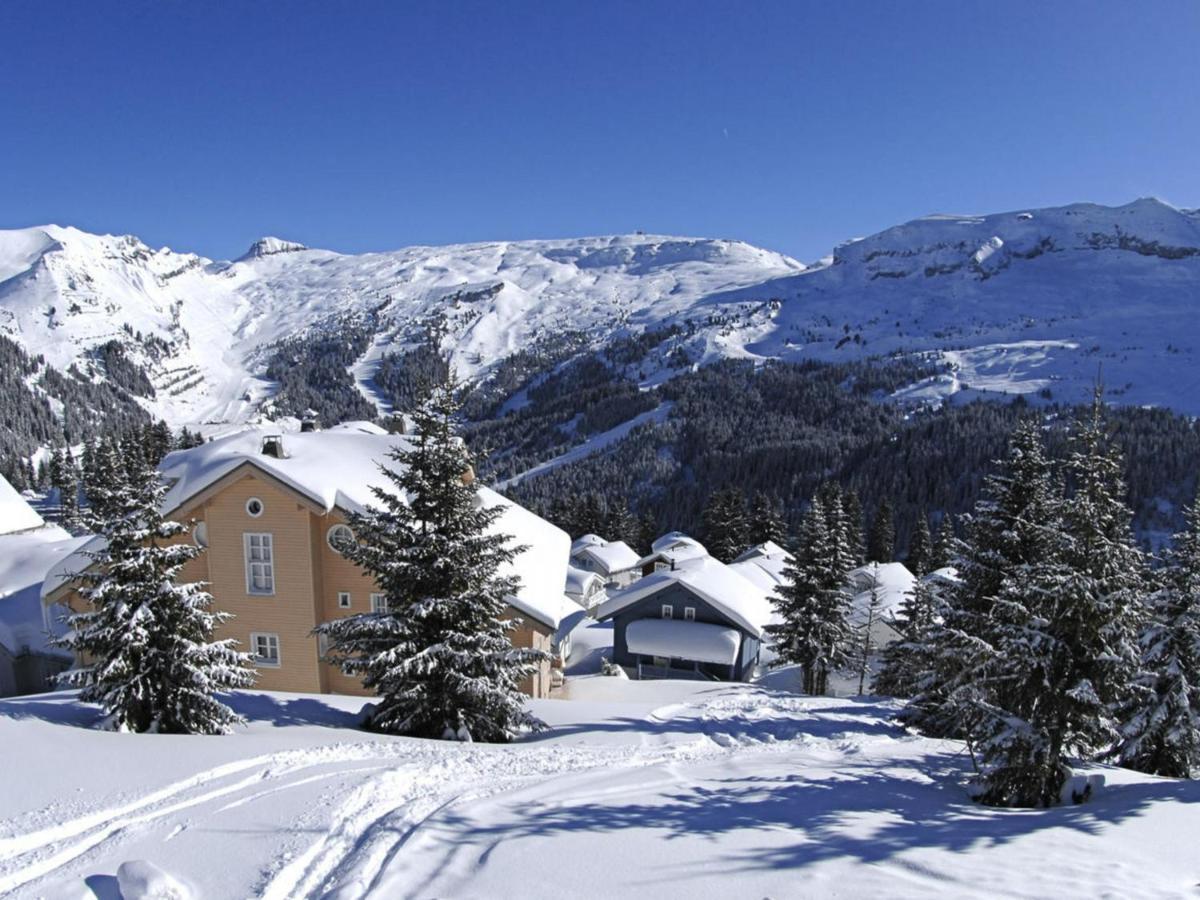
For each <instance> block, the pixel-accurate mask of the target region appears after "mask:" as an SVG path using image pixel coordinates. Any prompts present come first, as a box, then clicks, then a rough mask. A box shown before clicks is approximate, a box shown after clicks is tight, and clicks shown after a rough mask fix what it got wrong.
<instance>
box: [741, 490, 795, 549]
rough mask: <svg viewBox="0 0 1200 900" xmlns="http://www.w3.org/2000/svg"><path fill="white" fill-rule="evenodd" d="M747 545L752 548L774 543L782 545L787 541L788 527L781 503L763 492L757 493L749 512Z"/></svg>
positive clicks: (751, 502) (751, 501)
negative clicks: (769, 542) (784, 519)
mask: <svg viewBox="0 0 1200 900" xmlns="http://www.w3.org/2000/svg"><path fill="white" fill-rule="evenodd" d="M746 527H747V534H746V540H747V543H748V544H750V545H751V546H757V545H758V544H765V543H766V542H767V541H773V542H774V543H776V544H780V545H782V544H783V543H784V542H785V541H786V540H787V525H786V523H785V522H784V521H783V511H782V510H781V509H780V507H779V503H778V502H777V501H776V500H775V499H774V498H772V497H770V496H768V495H767V494H765V493H764V492H763V491H756V492H755V494H754V497H753V498H752V499H751V500H750V508H749V510H748V512H747V523H746Z"/></svg>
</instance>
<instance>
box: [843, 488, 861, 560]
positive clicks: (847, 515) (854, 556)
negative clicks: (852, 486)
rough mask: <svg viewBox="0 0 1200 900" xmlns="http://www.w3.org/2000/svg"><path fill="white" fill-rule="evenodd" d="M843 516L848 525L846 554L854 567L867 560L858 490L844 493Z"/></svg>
mask: <svg viewBox="0 0 1200 900" xmlns="http://www.w3.org/2000/svg"><path fill="white" fill-rule="evenodd" d="M842 517H843V519H844V521H845V527H846V531H845V534H844V538H845V544H846V554H847V556H848V557H849V560H850V568H852V569H853V568H855V567H856V566H861V565H862V564H863V563H865V562H866V561H867V548H866V544H865V543H864V542H863V508H862V501H861V500H859V499H858V494H857V493H856V492H854V491H846V492H845V493H843V494H842Z"/></svg>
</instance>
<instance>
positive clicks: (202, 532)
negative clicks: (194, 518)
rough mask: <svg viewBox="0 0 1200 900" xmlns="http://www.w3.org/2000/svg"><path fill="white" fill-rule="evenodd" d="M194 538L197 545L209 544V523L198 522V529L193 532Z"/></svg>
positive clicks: (205, 545)
mask: <svg viewBox="0 0 1200 900" xmlns="http://www.w3.org/2000/svg"><path fill="white" fill-rule="evenodd" d="M192 540H194V541H195V542H196V546H197V547H207V546H208V523H207V522H197V523H196V529H195V531H193V532H192Z"/></svg>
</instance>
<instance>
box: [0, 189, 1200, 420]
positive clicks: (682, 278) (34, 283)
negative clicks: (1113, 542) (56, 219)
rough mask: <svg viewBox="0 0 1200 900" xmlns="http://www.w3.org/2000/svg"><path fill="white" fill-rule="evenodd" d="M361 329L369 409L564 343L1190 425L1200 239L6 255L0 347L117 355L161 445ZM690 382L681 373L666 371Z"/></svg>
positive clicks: (0, 264) (1022, 221)
mask: <svg viewBox="0 0 1200 900" xmlns="http://www.w3.org/2000/svg"><path fill="white" fill-rule="evenodd" d="M347 320H353V321H355V322H357V323H359V324H360V326H361V327H366V328H369V329H370V334H371V339H370V341H369V343H368V346H366V348H365V349H364V350H363V352H362V353H361V354H360V355H359V356H358V357H357V358H356V360H355V362H354V363H353V364H352V365H351V366H349V367H348V368H349V371H350V373H351V374H352V376H353V377H354V379H355V381H356V382H357V384H358V387H359V389H360V391H361V392H362V393H363V394H364V395H365V396H367V397H368V398H372V399H373V398H374V395H373V392H372V374H373V372H374V370H375V367H376V366H377V365H378V363H379V361H380V360H381V359H382V358H383V357H384V356H385V355H386V354H387V353H389V352H392V351H398V350H403V349H405V348H408V347H411V346H413V345H414V344H415V343H417V342H419V341H422V340H425V339H426V335H428V334H433V335H435V337H436V339H437V340H438V341H439V342H440V344H441V347H442V349H444V350H446V351H448V352H449V353H450V354H451V357H452V360H453V362H454V364H455V366H456V368H457V369H458V370H459V372H460V374H463V375H465V376H467V377H472V378H474V377H480V376H485V375H486V374H487V373H488V372H489V371H491V370H493V369H494V368H495V367H496V366H497V365H499V364H500V363H501V361H502V360H504V359H505V358H506V357H509V356H510V355H511V354H513V353H516V352H517V351H520V350H524V349H529V348H530V347H535V346H546V345H547V344H553V343H554V342H555V341H556V340H557V339H558V338H560V337H562V336H564V335H568V334H570V335H572V336H573V339H574V340H575V341H576V342H578V343H579V346H582V347H589V346H591V347H599V346H603V345H605V344H606V343H607V342H609V341H611V340H613V339H614V338H618V337H622V336H630V335H636V334H638V333H641V332H643V331H646V330H654V329H659V328H662V327H664V326H670V325H677V326H679V328H678V329H676V332H675V333H673V335H672V337H671V339H670V340H669V341H666V342H663V343H662V344H660V345H658V346H657V347H656V348H655V349H654V351H653V352H652V353H651V354H650V357H649V358H648V359H647V360H646V361H645V362H644V363H643V364H641V365H640V369H639V371H638V372H637V375H638V377H640V378H641V379H642V380H643V381H645V382H653V381H656V380H661V379H662V378H663V377H666V376H667V375H669V373H670V371H671V366H675V367H678V366H679V365H681V364H687V363H696V362H700V363H703V362H707V361H711V360H713V359H716V358H722V357H731V356H732V357H757V358H768V357H781V358H785V359H801V358H807V357H816V358H820V359H849V358H861V357H864V356H873V355H887V354H891V353H913V352H922V353H929V354H930V355H931V356H935V357H936V358H938V359H940V360H941V361H943V362H944V364H945V373H944V374H943V375H940V376H938V377H937V378H934V379H932V380H930V381H929V382H926V383H921V384H918V385H914V386H912V387H910V388H908V389H906V390H905V391H902V392H901V393H902V395H903V396H905V397H908V398H914V399H934V400H937V399H943V398H945V397H947V396H949V395H952V394H960V395H961V396H970V395H972V394H973V392H974V391H976V390H979V389H987V390H996V391H1009V392H1014V391H1016V392H1021V393H1030V394H1037V393H1038V392H1043V391H1047V390H1048V391H1049V392H1050V393H1051V394H1052V395H1053V396H1054V397H1055V399H1063V400H1077V399H1081V398H1082V397H1083V396H1085V394H1086V392H1087V388H1088V385H1089V384H1090V383H1091V382H1092V380H1093V379H1094V378H1095V376H1096V373H1097V370H1098V367H1099V366H1100V364H1103V374H1104V380H1105V382H1106V384H1107V385H1108V387H1109V389H1110V395H1111V398H1112V399H1113V400H1116V401H1118V402H1128V403H1139V404H1141V403H1153V404H1160V405H1165V406H1171V407H1174V408H1176V409H1179V410H1181V411H1185V412H1190V413H1200V367H1198V366H1197V362H1198V359H1197V355H1196V354H1197V352H1198V351H1200V215H1198V214H1197V213H1196V212H1195V211H1187V210H1179V209H1175V208H1173V207H1171V206H1169V205H1167V204H1164V203H1162V202H1159V201H1156V200H1138V201H1136V202H1134V203H1131V204H1128V205H1126V206H1121V207H1115V208H1111V207H1103V206H1096V205H1091V204H1076V205H1072V206H1066V207H1059V208H1052V209H1040V210H1028V211H1017V212H1012V213H1004V214H999V215H990V216H982V217H978V216H944V215H939V216H929V217H926V218H922V219H917V220H915V221H913V222H909V223H907V224H905V225H900V226H898V227H895V228H891V229H888V230H886V231H883V232H880V233H879V234H876V235H874V236H872V237H869V238H865V239H862V240H856V241H852V242H849V243H847V244H845V245H843V246H841V247H839V248H837V250H836V251H835V252H834V254H833V255H832V256H831V257H829V258H827V259H824V260H822V261H821V262H819V263H818V264H816V265H814V266H811V267H806V266H804V265H802V264H801V263H799V262H797V261H796V260H793V259H790V258H789V257H787V256H784V255H782V254H779V253H774V252H771V251H767V250H763V249H760V248H757V247H753V246H750V245H748V244H745V243H742V242H739V241H731V240H714V239H694V238H680V237H666V236H656V235H640V234H639V235H626V236H616V237H598V238H580V239H574V240H551V241H516V242H496V243H481V244H467V245H458V246H447V247H410V248H406V249H403V250H397V251H394V252H387V253H369V254H361V255H344V254H339V253H335V252H332V251H328V250H316V249H309V248H307V247H305V246H303V245H302V244H297V243H293V242H290V241H285V240H281V239H279V238H263V239H262V240H260V241H257V242H256V243H255V244H254V245H253V246H252V247H251V248H250V250H249V252H247V253H246V254H245V255H244V256H242V257H241V258H239V259H238V260H236V261H234V262H217V261H212V260H208V259H205V258H203V257H199V256H196V255H194V254H187V253H177V252H175V251H172V250H169V249H167V248H163V249H160V250H152V249H151V248H149V247H147V246H146V245H144V244H143V243H142V242H140V241H139V240H138V239H136V238H133V237H129V236H124V237H114V236H107V235H105V236H100V235H93V234H88V233H85V232H81V231H78V230H76V229H74V228H63V227H58V226H46V227H41V228H29V229H23V230H18V231H4V232H0V335H5V336H8V337H10V338H11V339H13V340H15V341H16V342H17V343H18V344H20V345H22V346H23V347H24V348H25V349H26V350H27V351H28V352H29V353H31V354H42V355H43V356H44V357H45V359H46V361H47V363H48V364H49V365H51V366H54V367H56V368H59V369H66V368H67V367H68V366H70V365H72V364H74V365H75V366H77V367H78V368H79V369H80V370H81V371H83V372H84V373H86V374H89V375H90V376H91V377H94V378H96V379H104V378H107V377H111V374H112V373H111V372H109V371H108V369H107V368H106V366H105V365H104V364H103V362H102V359H103V354H102V353H101V352H100V350H99V348H102V347H103V346H104V345H106V344H109V342H113V341H115V342H117V343H118V344H119V345H120V346H121V347H122V348H123V355H124V356H125V358H126V359H128V360H129V361H130V362H131V363H132V364H134V365H136V366H140V367H142V368H143V369H144V370H145V371H146V373H147V374H148V375H149V378H150V384H151V385H152V387H153V390H152V391H150V390H144V391H142V393H143V395H144V396H141V397H140V398H139V402H140V403H142V404H143V405H145V406H146V407H147V408H148V409H149V410H150V411H151V412H152V413H153V414H154V415H156V416H163V417H165V418H166V419H167V420H168V421H169V422H171V423H172V424H174V425H182V424H195V423H201V422H236V421H242V420H245V419H246V418H249V417H251V416H253V415H254V414H255V413H256V412H257V410H258V409H259V408H260V406H261V404H262V403H263V402H264V401H265V400H266V399H268V398H269V397H270V396H271V395H272V393H273V391H274V390H275V384H274V383H273V382H271V381H269V380H268V379H266V378H265V377H264V373H265V368H266V362H267V360H268V358H269V356H270V352H271V348H272V347H273V345H275V344H276V342H278V341H280V340H282V339H285V338H289V337H293V336H295V335H298V334H299V335H303V334H320V333H322V331H329V332H330V333H336V328H334V323H344V322H345V321H347ZM681 361H682V362H681Z"/></svg>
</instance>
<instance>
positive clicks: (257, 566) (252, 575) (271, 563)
mask: <svg viewBox="0 0 1200 900" xmlns="http://www.w3.org/2000/svg"><path fill="white" fill-rule="evenodd" d="M243 539H244V540H245V544H246V547H245V549H246V593H248V594H274V593H275V553H274V549H273V546H272V541H271V535H269V534H245V535H243Z"/></svg>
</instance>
